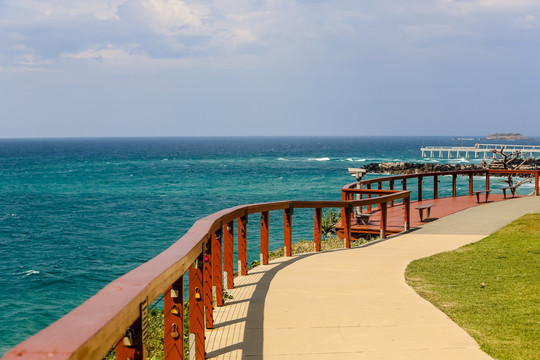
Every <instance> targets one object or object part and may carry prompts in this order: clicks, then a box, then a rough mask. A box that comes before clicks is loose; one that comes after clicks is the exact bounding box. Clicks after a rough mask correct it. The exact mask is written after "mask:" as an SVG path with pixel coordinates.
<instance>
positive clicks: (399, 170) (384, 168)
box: [362, 159, 540, 174]
mask: <svg viewBox="0 0 540 360" xmlns="http://www.w3.org/2000/svg"><path fill="white" fill-rule="evenodd" d="M362 168H363V169H366V170H367V172H368V173H372V174H418V173H422V172H435V171H457V170H485V169H488V168H495V167H490V165H489V164H488V163H485V162H482V163H480V164H438V163H414V162H382V163H370V164H367V165H364V166H363V167H362ZM521 169H523V170H529V169H540V159H529V160H528V161H527V163H526V164H525V165H524V166H523V167H522V168H521Z"/></svg>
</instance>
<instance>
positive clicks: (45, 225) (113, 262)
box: [0, 137, 538, 355]
mask: <svg viewBox="0 0 540 360" xmlns="http://www.w3.org/2000/svg"><path fill="white" fill-rule="evenodd" d="M474 143H475V141H473V140H454V139H452V138H449V137H340V138H330V137H326V138H312V137H308V138H294V137H292V138H264V137H263V138H149V139H144V138H137V139H47V140H20V139H12V140H0V246H1V251H0V286H1V288H2V290H3V291H2V293H3V295H2V298H1V299H0V314H2V315H1V317H0V355H1V354H4V353H5V352H6V351H7V350H8V349H9V348H11V347H12V346H14V345H15V344H17V343H18V342H20V341H22V340H24V339H25V338H27V337H28V336H30V335H32V334H33V333H35V332H37V331H39V330H40V329H42V328H44V327H45V326H47V325H48V324H50V323H51V322H53V321H55V320H56V319H58V318H59V317H61V316H62V315H64V314H66V313H67V312H69V311H70V310H71V309H73V308H74V307H76V306H77V305H79V304H80V303H82V302H83V301H84V300H85V299H87V298H88V297H90V296H91V295H93V294H94V293H96V292H97V291H98V290H99V289H100V288H102V287H103V286H104V285H106V284H107V283H108V282H110V281H111V280H113V279H115V278H116V277H118V276H120V275H122V274H124V273H126V272H128V271H129V270H131V269H133V268H135V267H136V266H138V265H140V264H141V263H143V262H145V261H147V260H149V259H150V258H152V257H153V256H155V255H156V254H158V253H159V252H161V251H163V250H165V249H166V248H167V247H168V246H170V245H171V244H172V243H173V242H174V241H176V240H177V239H179V238H180V237H181V236H182V235H183V234H184V233H185V232H186V231H187V230H188V229H189V227H190V226H191V225H192V224H193V223H194V222H195V220H197V219H199V218H201V217H203V216H205V215H208V214H210V213H213V212H216V211H218V210H221V209H224V208H228V207H231V206H235V205H239V204H246V203H257V202H268V201H277V200H290V199H296V200H323V199H324V200H339V199H340V196H341V193H340V188H341V187H342V186H343V185H345V184H347V183H350V182H353V180H354V179H353V178H352V177H351V176H350V175H349V173H348V171H347V168H348V167H360V166H362V165H364V164H366V163H368V162H380V161H440V162H448V161H449V160H444V159H438V160H429V159H424V160H422V159H421V158H420V147H421V146H425V145H472V144H474ZM520 143H522V142H520ZM528 143H532V144H537V145H538V142H536V141H532V142H528ZM452 161H453V162H456V161H462V162H465V161H467V160H465V159H456V160H452ZM470 161H473V160H470ZM466 186H467V185H466V184H465V185H464V186H463V188H464V189H466ZM442 187H443V190H442V192H443V195H444V191H445V190H444V184H443V186H442ZM272 216H273V217H272V218H271V234H272V235H273V236H272V237H271V248H277V247H279V246H280V245H281V243H282V237H281V223H280V221H281V214H275V215H272ZM257 224H258V222H257V221H251V220H250V223H249V225H248V256H249V259H250V261H251V260H254V259H257V258H258V250H257V249H258V241H257V237H258V228H257ZM303 224H306V226H305V227H302V225H303ZM293 228H294V232H293V237H294V240H299V239H301V238H310V236H311V233H310V230H311V228H312V213H311V212H305V213H302V211H300V210H298V211H295V216H294V222H293ZM251 229H252V230H251ZM251 234H253V235H251ZM249 239H253V241H251V242H249Z"/></svg>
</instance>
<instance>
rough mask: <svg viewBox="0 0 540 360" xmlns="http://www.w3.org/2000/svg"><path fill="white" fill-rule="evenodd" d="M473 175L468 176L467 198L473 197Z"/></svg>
mask: <svg viewBox="0 0 540 360" xmlns="http://www.w3.org/2000/svg"><path fill="white" fill-rule="evenodd" d="M473 181H474V180H473V174H469V196H472V195H473V190H474V183H473Z"/></svg>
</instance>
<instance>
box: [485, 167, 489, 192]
mask: <svg viewBox="0 0 540 360" xmlns="http://www.w3.org/2000/svg"><path fill="white" fill-rule="evenodd" d="M486 190H489V170H487V172H486Z"/></svg>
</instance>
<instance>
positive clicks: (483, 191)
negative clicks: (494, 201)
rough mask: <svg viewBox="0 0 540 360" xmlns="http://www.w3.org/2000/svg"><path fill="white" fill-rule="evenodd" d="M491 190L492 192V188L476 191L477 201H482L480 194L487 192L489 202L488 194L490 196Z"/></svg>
mask: <svg viewBox="0 0 540 360" xmlns="http://www.w3.org/2000/svg"><path fill="white" fill-rule="evenodd" d="M490 192H491V190H478V191H475V192H474V193H475V194H476V202H477V203H479V202H480V194H486V202H488V196H489V193H490Z"/></svg>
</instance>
